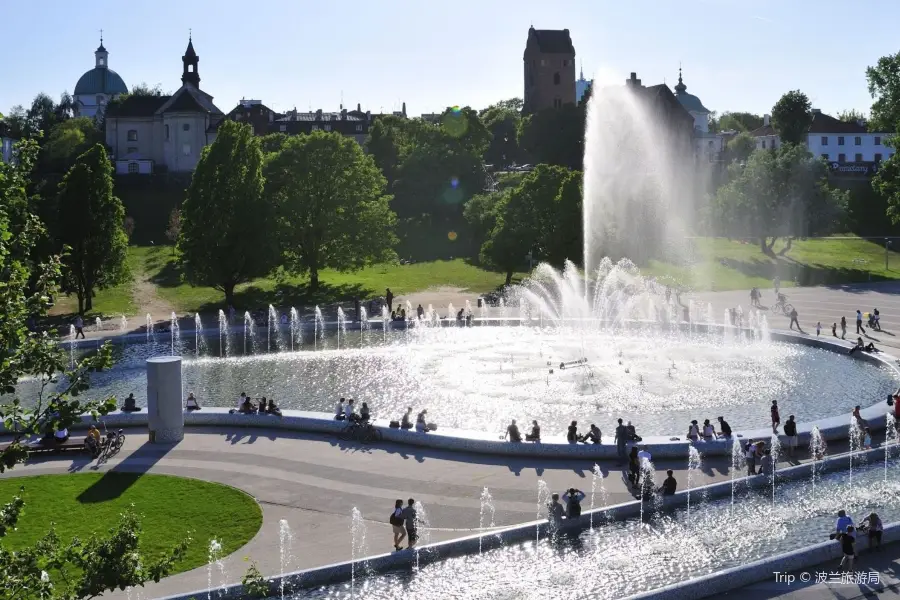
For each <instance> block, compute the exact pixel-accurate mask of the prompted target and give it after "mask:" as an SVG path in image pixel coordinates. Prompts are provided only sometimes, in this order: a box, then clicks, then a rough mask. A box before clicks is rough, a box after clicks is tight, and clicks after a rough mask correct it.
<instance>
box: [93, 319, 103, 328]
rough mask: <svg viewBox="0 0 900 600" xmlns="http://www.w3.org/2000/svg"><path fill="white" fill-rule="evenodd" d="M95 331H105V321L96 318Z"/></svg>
mask: <svg viewBox="0 0 900 600" xmlns="http://www.w3.org/2000/svg"><path fill="white" fill-rule="evenodd" d="M94 331H103V321H102V320H101V319H100V317H95V318H94Z"/></svg>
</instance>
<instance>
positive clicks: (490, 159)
mask: <svg viewBox="0 0 900 600" xmlns="http://www.w3.org/2000/svg"><path fill="white" fill-rule="evenodd" d="M521 106H522V101H521V99H519V98H513V99H511V100H503V101H501V102H498V103H497V104H493V105H491V106H489V107H487V108H486V109H484V110H483V111H481V113H480V115H479V117H480V118H481V121H482V122H483V123H484V126H485V128H486V129H487V130H488V131H489V132H490V134H491V141H490V144H489V145H488V148H487V150H485V152H484V161H485V162H486V163H488V164H491V165H494V168H495V169H498V170H499V169H501V168H504V167H508V166H509V165H512V164H515V163H517V162H519V140H518V131H519V123H520V122H521V120H522V112H521Z"/></svg>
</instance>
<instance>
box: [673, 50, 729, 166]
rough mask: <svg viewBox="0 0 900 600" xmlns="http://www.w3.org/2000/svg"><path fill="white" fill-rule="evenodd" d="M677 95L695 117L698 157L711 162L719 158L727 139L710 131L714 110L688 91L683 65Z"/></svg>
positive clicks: (679, 73)
mask: <svg viewBox="0 0 900 600" xmlns="http://www.w3.org/2000/svg"><path fill="white" fill-rule="evenodd" d="M675 97H676V98H677V99H678V101H679V102H680V103H681V106H683V107H684V109H685V110H686V111H687V112H688V114H690V115H691V117H693V119H694V152H695V153H696V155H697V157H698V158H703V159H704V160H707V161H709V162H715V161H717V160H719V157H720V156H721V155H722V152H723V151H724V150H725V142H726V139H725V137H724V136H723V135H721V134H716V133H710V131H709V115H711V114H712V111H710V110H709V109H708V108H706V107H705V106H703V102H701V101H700V98H698V97H697V96H694V95H693V94H688V93H687V85H685V83H684V79H682V77H681V67H679V68H678V85H676V86H675Z"/></svg>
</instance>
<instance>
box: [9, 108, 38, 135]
mask: <svg viewBox="0 0 900 600" xmlns="http://www.w3.org/2000/svg"><path fill="white" fill-rule="evenodd" d="M3 124H4V125H5V126H6V132H7V135H8V136H9V137H11V138H12V139H14V140H24V139H26V138H31V137H34V135H35V133H36V132H35V131H32V130H31V127H30V123H29V121H28V114H27V113H26V112H25V108H24V107H23V106H22V105H21V104H17V105H15V106H13V107H12V110H10V111H9V114H8V115H6V116H5V117H4V118H3Z"/></svg>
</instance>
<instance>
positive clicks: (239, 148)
mask: <svg viewBox="0 0 900 600" xmlns="http://www.w3.org/2000/svg"><path fill="white" fill-rule="evenodd" d="M262 162H263V155H262V150H261V149H260V145H259V138H257V137H256V136H254V135H253V133H252V132H251V131H250V126H249V125H244V124H242V123H237V122H235V121H231V120H226V121H225V122H223V123H222V125H221V126H220V127H219V130H218V133H217V135H216V139H215V141H214V142H213V143H212V144H210V145H209V146H207V147H206V148H204V149H203V153H202V155H201V156H200V161H199V162H198V163H197V168H196V169H195V170H194V175H193V178H192V179H191V185H190V187H189V188H188V191H187V196H186V197H185V200H184V204H183V205H182V207H181V235H180V236H179V238H178V254H179V257H180V262H181V267H182V269H183V272H184V275H185V278H186V279H187V281H188V282H190V283H191V285H208V286H212V287H214V288H215V289H217V290H221V291H222V292H224V293H225V302H226V303H227V304H228V305H230V306H233V305H234V288H235V287H236V286H237V285H238V284H241V283H246V282H248V281H252V280H253V279H255V278H257V277H262V276H264V275H266V274H268V273H269V272H270V271H271V270H272V269H273V268H274V266H275V264H276V257H277V252H276V248H275V231H276V229H275V225H276V221H275V212H274V206H273V203H272V202H268V201H265V200H264V199H263V195H262V192H263V182H264V180H263V175H262Z"/></svg>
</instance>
